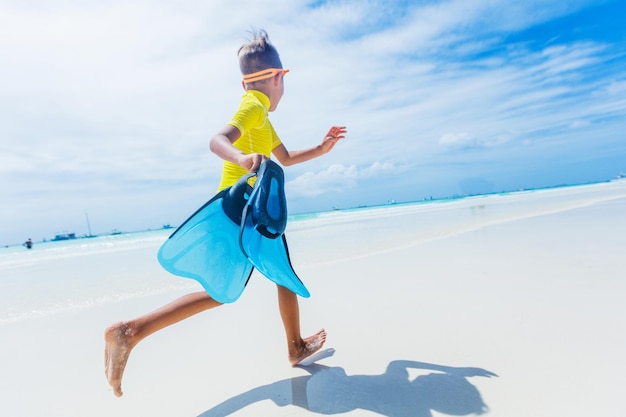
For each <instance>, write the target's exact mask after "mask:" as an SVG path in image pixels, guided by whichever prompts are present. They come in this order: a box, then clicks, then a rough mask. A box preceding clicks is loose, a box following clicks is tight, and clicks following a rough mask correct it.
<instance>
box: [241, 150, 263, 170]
mask: <svg viewBox="0 0 626 417" xmlns="http://www.w3.org/2000/svg"><path fill="white" fill-rule="evenodd" d="M266 160H267V157H266V156H265V155H263V154H260V153H251V154H248V155H242V156H241V157H240V158H239V159H238V160H237V163H238V164H239V165H241V166H242V167H243V168H245V169H246V170H248V172H257V171H258V170H259V167H260V166H261V164H262V163H263V162H265V161H266Z"/></svg>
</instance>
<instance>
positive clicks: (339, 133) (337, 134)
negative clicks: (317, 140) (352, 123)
mask: <svg viewBox="0 0 626 417" xmlns="http://www.w3.org/2000/svg"><path fill="white" fill-rule="evenodd" d="M346 132H347V130H346V127H345V126H333V127H331V128H330V130H328V133H327V134H326V136H324V139H323V140H322V145H321V146H322V150H323V151H324V153H326V152H330V150H331V149H333V147H334V146H335V144H336V143H337V142H338V141H339V140H340V139H343V138H345V137H346V136H345V135H346Z"/></svg>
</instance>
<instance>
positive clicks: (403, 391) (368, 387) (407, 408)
mask: <svg viewBox="0 0 626 417" xmlns="http://www.w3.org/2000/svg"><path fill="white" fill-rule="evenodd" d="M625 213H626V181H624V180H620V181H613V182H609V183H601V184H593V185H586V186H577V187H566V188H555V189H550V190H539V191H529V192H521V193H513V194H506V195H489V196H479V197H472V198H466V199H460V200H450V201H445V202H429V203H424V204H396V205H390V206H385V207H380V208H369V209H361V210H339V211H333V212H329V213H322V214H319V215H317V216H311V217H309V218H306V219H303V220H297V221H293V222H291V223H290V224H289V226H288V232H287V235H288V239H289V243H290V251H291V256H292V261H293V263H294V266H295V268H296V271H298V273H299V275H300V276H301V277H302V279H303V281H304V282H305V284H306V285H307V287H308V289H309V290H310V292H311V294H312V297H311V298H310V299H301V316H302V329H303V334H304V335H308V334H312V333H314V332H315V331H317V330H318V329H320V328H322V327H323V328H325V329H326V330H327V331H328V341H327V343H326V346H325V348H324V349H323V351H322V353H323V355H322V356H325V357H322V358H321V359H320V360H319V361H318V362H317V363H316V364H315V365H312V366H309V367H298V368H292V367H291V366H290V365H289V363H288V361H287V352H286V343H285V341H284V336H283V329H282V325H281V322H280V318H279V314H278V308H277V304H276V289H275V286H274V285H273V284H272V283H271V282H270V281H269V280H267V279H265V278H264V277H262V276H261V275H258V273H256V272H255V274H254V275H253V278H252V279H251V282H250V284H249V285H248V288H247V289H246V291H245V292H244V294H243V296H242V297H241V299H240V300H239V301H237V302H236V303H234V304H232V305H227V306H223V307H220V308H218V309H215V310H211V311H208V312H205V313H202V314H200V315H197V316H195V317H192V318H191V319H189V320H187V321H185V322H182V323H179V324H177V325H174V326H172V327H170V328H167V329H165V330H163V331H162V332H160V333H158V334H155V335H152V336H150V337H149V338H148V339H146V340H145V341H143V342H141V343H140V344H139V345H138V346H137V347H136V348H135V350H134V351H133V353H132V355H131V357H130V360H129V363H128V366H127V368H126V372H125V375H124V382H123V389H124V396H123V397H122V398H116V397H115V396H114V395H113V393H112V390H111V389H110V388H109V386H108V384H107V381H106V379H105V377H104V364H103V350H104V339H103V331H104V328H105V327H106V326H107V325H108V324H111V323H113V322H115V321H119V320H123V319H130V318H133V317H135V316H138V315H141V314H144V313H146V312H148V311H151V310H153V309H155V308H157V307H159V306H161V305H162V304H164V303H166V302H169V301H171V300H173V299H175V298H176V297H178V296H180V295H182V294H185V293H187V292H190V291H196V290H199V289H200V288H201V287H200V286H199V285H198V284H196V283H195V282H194V281H191V280H188V279H184V278H179V277H175V276H172V275H169V274H168V273H166V272H165V271H164V270H162V269H161V267H160V266H159V265H158V263H157V261H156V251H157V250H158V247H159V246H160V244H161V243H162V242H163V240H164V239H165V238H166V237H167V236H168V235H169V233H171V231H158V232H151V233H145V234H140V235H138V236H131V237H124V236H121V237H116V238H113V237H111V238H110V239H109V240H106V239H103V238H97V239H84V240H80V241H76V242H73V243H72V245H73V246H71V247H68V246H62V245H61V244H52V243H49V244H42V245H39V246H38V245H36V246H35V247H34V248H33V249H32V250H31V251H26V250H25V249H24V250H21V251H17V250H12V251H11V250H5V252H0V369H1V370H2V373H1V375H2V376H1V377H0V397H1V398H0V415H2V416H6V417H33V416H55V417H85V416H89V417H99V416H107V417H110V416H151V417H161V416H163V417H165V416H168V417H169V416H177V417H180V416H201V417H218V416H255V417H258V416H317V415H346V416H348V415H349V416H387V417H397V416H418V417H422V416H424V417H426V416H458V415H478V414H484V415H488V416H497V417H529V416H532V417H556V416H568V417H576V416H580V417H589V416H620V415H623V413H624V405H623V399H622V395H623V390H624V388H626V360H625V359H624V352H626V331H624V330H625V329H626V308H625V307H624V305H625V303H624V298H625V296H626V280H625V277H626V275H625V272H624V271H626V215H625Z"/></svg>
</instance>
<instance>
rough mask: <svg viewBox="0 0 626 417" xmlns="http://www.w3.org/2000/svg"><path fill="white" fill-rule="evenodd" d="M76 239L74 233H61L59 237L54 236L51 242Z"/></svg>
mask: <svg viewBox="0 0 626 417" xmlns="http://www.w3.org/2000/svg"><path fill="white" fill-rule="evenodd" d="M71 239H76V233H62V234H60V235H55V236H54V237H53V238H52V239H51V240H53V241H56V240H71Z"/></svg>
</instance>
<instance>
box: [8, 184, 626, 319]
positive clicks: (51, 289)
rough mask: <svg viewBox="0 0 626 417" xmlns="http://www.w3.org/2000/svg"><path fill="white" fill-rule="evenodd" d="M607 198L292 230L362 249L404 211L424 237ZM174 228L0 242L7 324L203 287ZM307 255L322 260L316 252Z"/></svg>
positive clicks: (624, 188) (485, 199) (333, 216)
mask: <svg viewBox="0 0 626 417" xmlns="http://www.w3.org/2000/svg"><path fill="white" fill-rule="evenodd" d="M607 200H609V201H616V203H615V204H621V205H624V208H625V209H626V181H624V180H618V181H612V182H608V183H599V184H591V185H583V186H569V187H560V188H551V189H544V190H529V191H523V192H511V193H499V194H489V195H480V196H472V197H462V198H451V199H442V200H432V201H420V202H413V203H401V204H389V205H384V206H374V207H360V208H355V209H346V210H343V209H342V210H333V211H328V212H320V213H308V214H297V215H292V216H290V220H289V225H288V234H289V235H290V239H291V237H292V236H293V237H294V238H295V242H296V243H298V242H304V241H305V239H306V236H307V235H308V234H310V233H327V234H329V235H332V236H335V237H334V238H333V239H331V241H330V242H329V244H331V245H332V244H336V245H337V248H338V249H337V251H335V252H336V255H335V256H337V257H341V256H357V255H358V256H361V255H363V254H366V253H367V251H368V250H374V249H376V245H379V246H384V245H392V244H397V242H386V241H385V240H384V238H381V237H382V236H384V235H385V233H384V231H385V229H386V228H389V227H398V221H397V219H398V216H405V217H404V218H403V219H410V221H412V222H421V228H420V230H422V233H420V235H419V236H414V235H413V236H406V237H404V238H406V239H407V240H411V241H412V242H414V241H415V240H416V239H422V240H432V239H439V238H442V237H445V236H449V235H451V234H455V233H462V232H463V231H467V230H475V229H478V228H481V227H487V226H489V225H491V224H497V223H502V222H506V221H511V220H515V219H518V218H525V217H529V216H537V215H541V214H547V213H551V212H559V211H563V210H569V209H572V208H576V207H582V206H588V205H591V204H595V203H597V202H602V201H607ZM625 212H626V211H625ZM394 219H395V220H394ZM402 221H406V220H402ZM365 229H367V230H366V232H367V233H366V232H364V231H363V230H365ZM174 230H175V229H166V230H153V231H143V232H135V233H123V234H118V235H109V236H98V237H92V238H78V239H72V240H64V241H49V242H36V243H35V245H34V246H33V248H32V249H26V248H25V247H23V246H10V247H3V248H0V327H1V326H2V325H5V324H8V323H15V322H19V321H23V320H36V319H38V318H41V317H47V316H50V315H54V314H59V313H63V312H68V311H77V312H78V311H80V310H81V309H86V308H90V307H94V306H98V305H102V304H108V303H116V302H119V301H122V300H128V299H130V298H136V297H146V296H151V295H155V294H159V293H166V292H169V291H179V290H186V289H190V290H191V289H194V290H197V289H198V285H197V284H196V283H195V282H194V281H191V280H187V279H181V278H177V277H173V276H172V275H170V274H168V273H167V272H165V271H164V270H163V269H162V268H161V267H160V265H159V264H158V262H157V260H156V253H157V251H158V249H159V247H160V245H161V244H162V243H163V242H164V241H165V240H166V239H167V237H168V236H169V235H170V234H171V233H173V231H174ZM398 233H400V232H398ZM398 233H395V234H394V236H395V239H396V240H397V236H398ZM357 234H358V238H357ZM368 236H372V238H371V239H368ZM373 236H376V239H374V237H373ZM400 236H401V234H400ZM374 242H376V243H374ZM306 261H307V262H316V259H315V254H314V253H311V254H310V255H309V258H307V260H306Z"/></svg>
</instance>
